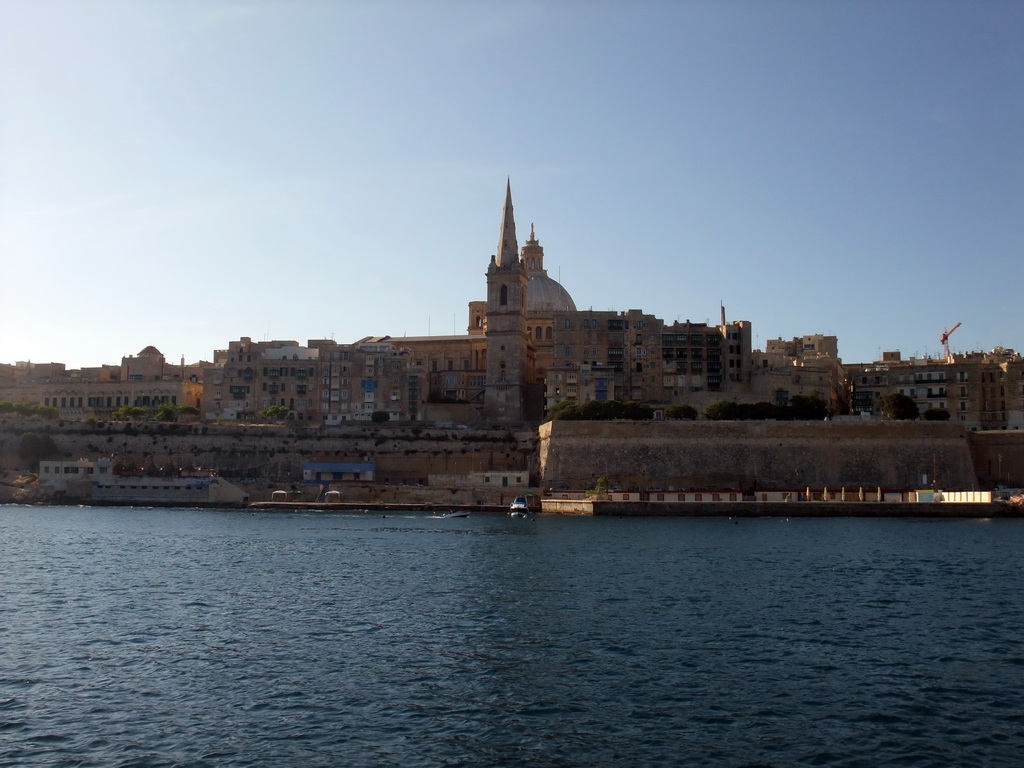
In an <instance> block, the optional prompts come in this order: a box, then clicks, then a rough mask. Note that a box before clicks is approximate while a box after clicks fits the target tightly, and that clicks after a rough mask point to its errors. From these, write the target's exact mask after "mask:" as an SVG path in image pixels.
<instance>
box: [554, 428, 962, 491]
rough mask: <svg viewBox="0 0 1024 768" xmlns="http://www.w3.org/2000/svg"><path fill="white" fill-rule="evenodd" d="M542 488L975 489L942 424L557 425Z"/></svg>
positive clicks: (955, 432)
mask: <svg viewBox="0 0 1024 768" xmlns="http://www.w3.org/2000/svg"><path fill="white" fill-rule="evenodd" d="M539 463H540V476H541V484H542V486H543V487H544V488H549V487H550V488H593V487H594V486H595V483H596V480H597V478H599V477H605V478H606V479H607V481H608V484H609V486H611V487H616V486H617V487H621V488H639V489H652V488H662V489H666V490H667V489H668V488H670V487H671V488H677V489H683V488H693V489H701V488H708V489H711V488H735V489H737V490H742V491H747V492H749V491H753V490H756V489H772V488H780V489H781V488H785V489H803V488H807V487H810V488H816V489H821V488H824V487H829V488H832V489H836V490H837V489H839V488H841V487H846V488H860V487H864V488H877V487H882V488H927V487H930V486H931V485H932V483H933V481H934V483H935V484H936V487H940V488H947V489H956V490H974V489H976V488H977V487H978V478H977V475H976V472H975V467H974V464H973V462H972V456H971V448H970V445H969V440H968V434H967V433H966V432H965V431H964V430H963V429H962V428H961V427H960V426H958V425H955V424H949V423H941V422H882V421H879V422H868V423H859V422H857V423H850V422H824V421H823V422H727V421H663V422H654V421H649V422H619V421H605V422H602V421H589V422H588V421H555V422H550V423H548V424H543V425H541V428H540V455H539Z"/></svg>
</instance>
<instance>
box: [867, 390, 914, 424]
mask: <svg viewBox="0 0 1024 768" xmlns="http://www.w3.org/2000/svg"><path fill="white" fill-rule="evenodd" d="M875 408H876V409H877V410H878V412H879V413H881V414H882V416H884V417H885V418H887V419H892V420H894V421H912V420H913V419H916V418H917V416H918V409H917V403H915V402H914V401H913V400H911V399H910V398H909V397H907V396H906V395H904V394H903V393H902V392H887V393H886V394H884V395H882V396H880V397H879V398H878V399H877V400H875Z"/></svg>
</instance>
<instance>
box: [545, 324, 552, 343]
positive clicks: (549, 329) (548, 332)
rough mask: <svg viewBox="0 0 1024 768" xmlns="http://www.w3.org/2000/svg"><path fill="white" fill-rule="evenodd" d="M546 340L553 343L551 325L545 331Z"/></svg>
mask: <svg viewBox="0 0 1024 768" xmlns="http://www.w3.org/2000/svg"><path fill="white" fill-rule="evenodd" d="M544 338H545V339H546V340H547V341H551V326H550V325H549V326H548V327H547V328H546V329H545V330H544Z"/></svg>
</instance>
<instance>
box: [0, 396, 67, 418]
mask: <svg viewBox="0 0 1024 768" xmlns="http://www.w3.org/2000/svg"><path fill="white" fill-rule="evenodd" d="M0 416H22V417H24V418H26V419H56V418H59V417H60V411H58V410H57V409H56V408H54V407H53V406H50V405H39V404H37V403H12V402H11V401H10V400H0Z"/></svg>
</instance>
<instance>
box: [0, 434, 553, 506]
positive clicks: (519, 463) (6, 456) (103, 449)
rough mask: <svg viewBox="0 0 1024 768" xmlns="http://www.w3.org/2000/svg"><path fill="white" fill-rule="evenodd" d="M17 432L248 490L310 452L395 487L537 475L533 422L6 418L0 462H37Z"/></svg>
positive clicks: (295, 474)
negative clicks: (500, 425) (446, 425)
mask: <svg viewBox="0 0 1024 768" xmlns="http://www.w3.org/2000/svg"><path fill="white" fill-rule="evenodd" d="M25 433H33V434H35V435H37V436H40V437H44V438H49V439H51V440H52V441H53V445H54V446H55V449H56V450H55V451H54V452H53V454H51V455H47V456H45V458H54V459H78V458H90V459H95V458H99V457H102V456H110V455H113V454H116V455H118V456H122V457H125V458H126V459H128V460H130V461H131V462H133V463H134V464H135V465H136V466H138V467H139V468H140V469H143V468H145V467H147V466H149V465H151V464H152V465H153V466H156V467H164V466H172V467H182V466H189V467H193V468H209V469H215V470H216V471H217V472H219V473H220V474H221V475H222V476H224V477H227V478H229V479H231V480H232V481H238V482H240V483H242V484H244V485H246V486H247V487H250V488H253V489H260V488H266V489H269V488H272V487H277V488H279V487H282V486H283V485H285V484H291V483H300V482H301V480H302V468H303V465H304V464H305V463H306V462H311V461H313V462H330V463H363V462H369V463H373V464H375V466H376V474H375V480H376V483H377V484H378V485H391V486H396V487H398V486H402V485H405V486H421V485H424V486H425V485H426V484H427V482H428V477H429V476H430V475H463V474H469V473H472V472H492V471H502V470H514V471H523V472H525V473H529V474H530V475H531V476H532V477H534V478H535V477H536V455H537V451H536V443H537V439H536V432H535V431H533V430H527V431H518V432H515V431H510V430H507V429H434V428H429V427H421V426H415V425H413V426H404V425H370V424H366V425H362V424H360V425H352V426H348V425H343V426H337V427H326V428H322V429H318V428H294V427H289V426H276V425H275V426H266V425H261V426H246V425H241V424H157V423H150V422H145V423H127V422H106V423H103V422H95V423H89V422H73V421H64V422H45V421H15V420H4V421H0V469H2V470H4V471H6V472H12V471H16V470H24V471H35V467H34V466H29V462H27V461H26V460H25V459H24V458H22V457H21V456H20V455H19V452H20V449H21V446H22V443H23V436H24V435H25ZM372 495H375V496H376V495H379V494H372ZM256 498H259V495H258V494H257V496H254V499H256Z"/></svg>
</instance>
